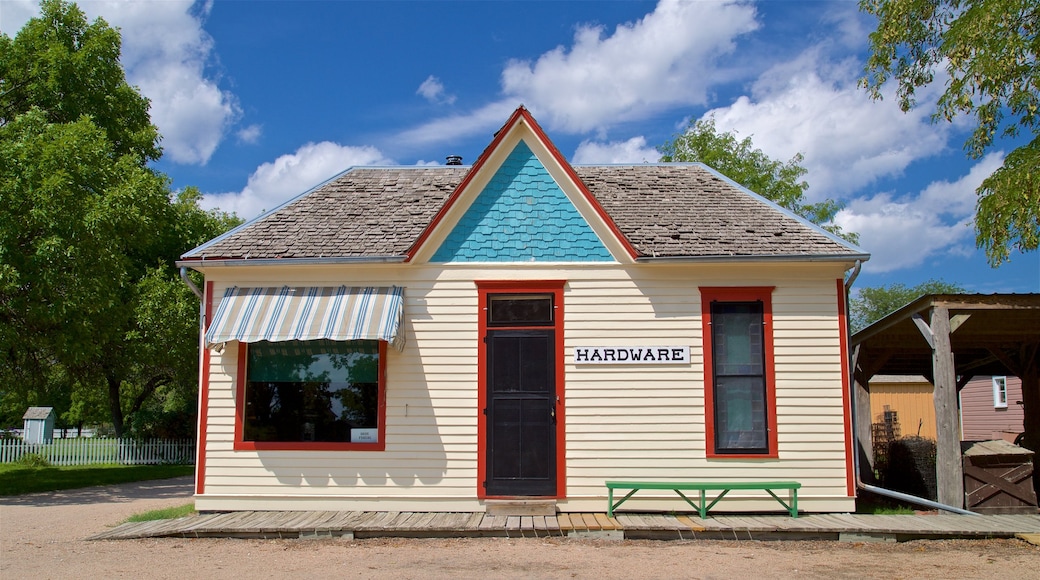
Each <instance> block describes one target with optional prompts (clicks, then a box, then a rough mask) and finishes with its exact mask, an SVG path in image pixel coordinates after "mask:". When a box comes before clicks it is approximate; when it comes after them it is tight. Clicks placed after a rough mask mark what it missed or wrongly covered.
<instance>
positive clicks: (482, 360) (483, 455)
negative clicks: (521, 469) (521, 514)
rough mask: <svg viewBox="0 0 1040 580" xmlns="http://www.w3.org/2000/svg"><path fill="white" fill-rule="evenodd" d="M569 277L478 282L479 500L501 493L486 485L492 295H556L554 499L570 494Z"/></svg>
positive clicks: (521, 328) (532, 327) (554, 324)
mask: <svg viewBox="0 0 1040 580" xmlns="http://www.w3.org/2000/svg"><path fill="white" fill-rule="evenodd" d="M566 283H567V282H566V280H535V281H528V280H522V281H518V280H494V281H480V280H478V281H476V285H477V297H478V298H477V305H478V306H477V321H478V322H477V329H478V333H477V482H476V483H477V499H489V498H490V499H494V498H496V497H500V496H489V495H488V494H487V490H486V489H485V487H484V485H485V484H486V483H487V429H488V425H487V415H486V414H485V413H486V412H487V404H488V402H487V387H488V385H487V344H486V343H485V342H484V337H486V336H487V331H488V324H487V304H488V295H490V294H551V295H552V296H553V308H554V309H555V310H554V312H553V326H552V328H553V329H554V330H555V332H554V333H553V334H554V339H555V342H556V344H555V345H554V348H555V349H556V357H555V360H556V368H555V369H554V370H553V372H554V373H555V379H556V495H555V496H552V497H553V498H554V499H563V498H565V497H567V487H566V483H567V475H566V474H567V469H566V466H567V457H566V450H567V444H566V441H565V440H564V433H566V429H565V425H566V418H567V417H566V416H567V405H566V404H565V397H564V364H563V355H564V352H563V310H564V309H563V286H564V285H565V284H566ZM509 328H510V330H524V329H525V328H528V327H523V326H516V327H513V326H510V327H509ZM529 328H531V329H537V330H545V329H547V328H549V327H546V326H537V327H536V326H531V327H529Z"/></svg>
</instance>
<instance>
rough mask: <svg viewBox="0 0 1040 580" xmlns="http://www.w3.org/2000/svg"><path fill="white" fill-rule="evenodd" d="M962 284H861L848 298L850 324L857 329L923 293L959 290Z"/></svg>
mask: <svg viewBox="0 0 1040 580" xmlns="http://www.w3.org/2000/svg"><path fill="white" fill-rule="evenodd" d="M963 292H964V288H962V287H961V286H960V285H958V284H955V283H952V282H946V281H943V280H928V281H927V282H922V283H920V284H918V285H916V286H907V285H906V284H901V283H899V284H892V285H889V286H874V287H867V288H860V289H859V291H858V292H857V293H856V294H855V295H854V296H852V297H850V298H849V324H850V326H851V327H852V332H859V331H860V330H863V329H864V328H866V327H868V326H870V325H871V324H873V323H875V322H877V321H878V320H881V319H882V318H884V317H886V316H888V315H889V314H891V313H893V312H895V311H896V310H899V309H900V308H902V307H903V306H906V305H907V304H910V303H911V302H913V301H914V300H917V299H918V298H920V297H921V296H924V295H926V294H961V293H963Z"/></svg>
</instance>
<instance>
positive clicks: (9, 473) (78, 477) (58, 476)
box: [0, 463, 195, 495]
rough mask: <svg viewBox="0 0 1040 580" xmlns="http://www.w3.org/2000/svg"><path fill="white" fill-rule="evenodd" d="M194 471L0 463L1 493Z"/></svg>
mask: <svg viewBox="0 0 1040 580" xmlns="http://www.w3.org/2000/svg"><path fill="white" fill-rule="evenodd" d="M192 473H195V466H194V465H79V466H73V467H26V466H24V465H20V464H18V463H4V464H0V495H22V494H25V493H35V492H40V491H57V490H61V489H76V488H80V487H93V486H95V485H112V484H116V483H129V482H131V481H147V480H149V479H168V478H171V477H179V476H182V475H191V474H192Z"/></svg>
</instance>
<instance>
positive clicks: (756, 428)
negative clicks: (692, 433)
mask: <svg viewBox="0 0 1040 580" xmlns="http://www.w3.org/2000/svg"><path fill="white" fill-rule="evenodd" d="M763 320H764V306H763V304H762V303H761V302H714V303H712V305H711V333H712V369H713V374H714V377H713V388H714V393H713V394H714V401H715V408H714V409H713V410H712V411H713V412H714V413H715V451H716V452H717V453H727V452H731V453H767V452H768V451H769V437H768V433H769V425H767V422H766V417H767V413H766V411H767V409H766V404H767V401H766V379H765V344H764V342H763V332H764V331H763Z"/></svg>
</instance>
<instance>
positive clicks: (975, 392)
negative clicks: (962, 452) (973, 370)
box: [961, 377, 1025, 441]
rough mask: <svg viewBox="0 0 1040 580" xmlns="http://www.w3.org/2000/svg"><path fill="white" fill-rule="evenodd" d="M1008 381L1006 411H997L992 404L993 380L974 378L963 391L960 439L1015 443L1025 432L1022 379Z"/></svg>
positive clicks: (1015, 378)
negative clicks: (999, 440)
mask: <svg viewBox="0 0 1040 580" xmlns="http://www.w3.org/2000/svg"><path fill="white" fill-rule="evenodd" d="M1005 378H1006V380H1007V407H1006V408H998V407H996V406H994V402H993V378H992V377H975V378H974V379H972V380H970V381H968V384H966V385H964V388H963V389H961V430H962V433H963V435H962V437H961V439H963V440H965V441H979V440H986V439H1005V440H1010V441H1014V439H1015V437H1016V436H1017V435H1018V434H1019V433H1021V432H1022V429H1023V427H1022V421H1023V420H1024V418H1025V415H1024V412H1023V407H1022V405H1019V404H1018V402H1019V401H1021V400H1022V379H1020V378H1018V377H1005Z"/></svg>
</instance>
